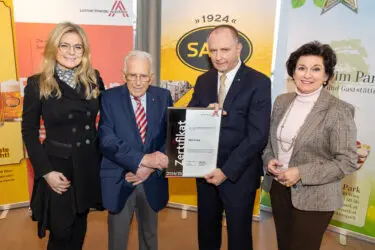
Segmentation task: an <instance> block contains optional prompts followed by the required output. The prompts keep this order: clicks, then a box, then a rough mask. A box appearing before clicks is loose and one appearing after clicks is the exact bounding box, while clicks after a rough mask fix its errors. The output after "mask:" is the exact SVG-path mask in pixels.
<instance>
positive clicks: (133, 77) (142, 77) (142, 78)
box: [125, 74, 151, 82]
mask: <svg viewBox="0 0 375 250" xmlns="http://www.w3.org/2000/svg"><path fill="white" fill-rule="evenodd" d="M125 78H126V80H128V81H131V82H135V81H137V80H138V79H139V80H140V81H141V82H148V81H150V79H151V76H150V75H145V74H139V75H137V74H125Z"/></svg>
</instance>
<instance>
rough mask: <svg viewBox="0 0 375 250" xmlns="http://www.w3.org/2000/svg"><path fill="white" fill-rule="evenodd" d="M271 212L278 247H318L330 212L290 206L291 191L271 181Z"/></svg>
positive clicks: (305, 249) (303, 249)
mask: <svg viewBox="0 0 375 250" xmlns="http://www.w3.org/2000/svg"><path fill="white" fill-rule="evenodd" d="M270 195H271V204H272V213H273V217H274V221H275V227H276V236H277V244H278V247H279V249H280V250H319V249H320V244H321V242H322V238H323V234H324V232H325V231H326V229H327V227H328V224H329V222H330V220H331V218H332V216H333V211H327V212H321V211H302V210H298V209H296V208H294V207H293V204H292V199H291V190H290V188H288V187H285V186H284V185H282V184H280V183H278V182H277V181H275V180H274V181H273V183H272V187H271V191H270Z"/></svg>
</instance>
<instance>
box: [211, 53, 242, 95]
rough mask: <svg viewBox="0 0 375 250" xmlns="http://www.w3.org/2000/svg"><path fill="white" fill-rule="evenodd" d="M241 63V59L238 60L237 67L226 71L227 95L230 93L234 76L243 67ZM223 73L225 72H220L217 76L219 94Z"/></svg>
mask: <svg viewBox="0 0 375 250" xmlns="http://www.w3.org/2000/svg"><path fill="white" fill-rule="evenodd" d="M241 63H242V62H241V60H238V63H237V65H236V67H234V68H233V69H232V70H231V71H228V72H227V73H226V76H227V80H226V81H225V95H226V94H228V91H229V88H230V86H231V85H232V82H233V80H234V77H235V76H236V74H237V71H238V69H239V68H240V67H241ZM222 74H224V73H222V72H218V76H217V93H218V94H219V88H220V76H221V75H222Z"/></svg>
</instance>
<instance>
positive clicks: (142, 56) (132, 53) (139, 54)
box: [124, 50, 152, 73]
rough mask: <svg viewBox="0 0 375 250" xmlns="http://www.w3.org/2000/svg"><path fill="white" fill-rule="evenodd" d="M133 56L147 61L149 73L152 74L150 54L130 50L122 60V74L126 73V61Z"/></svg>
mask: <svg viewBox="0 0 375 250" xmlns="http://www.w3.org/2000/svg"><path fill="white" fill-rule="evenodd" d="M133 56H135V57H136V58H137V59H147V60H148V62H149V64H150V71H151V72H150V73H152V56H151V54H150V53H147V52H146V51H141V50H132V51H130V52H129V53H128V54H127V55H126V56H125V59H124V73H126V70H127V69H126V65H127V63H128V60H129V59H130V58H131V57H133Z"/></svg>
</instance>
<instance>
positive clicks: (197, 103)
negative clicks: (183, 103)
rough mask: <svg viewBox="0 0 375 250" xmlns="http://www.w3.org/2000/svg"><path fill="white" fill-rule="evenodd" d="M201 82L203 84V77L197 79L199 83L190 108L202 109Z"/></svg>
mask: <svg viewBox="0 0 375 250" xmlns="http://www.w3.org/2000/svg"><path fill="white" fill-rule="evenodd" d="M201 82H202V76H199V77H198V78H197V82H196V83H195V86H194V92H193V96H192V98H191V100H190V102H189V104H188V107H200V100H199V95H200V86H201V85H202V84H201Z"/></svg>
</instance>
